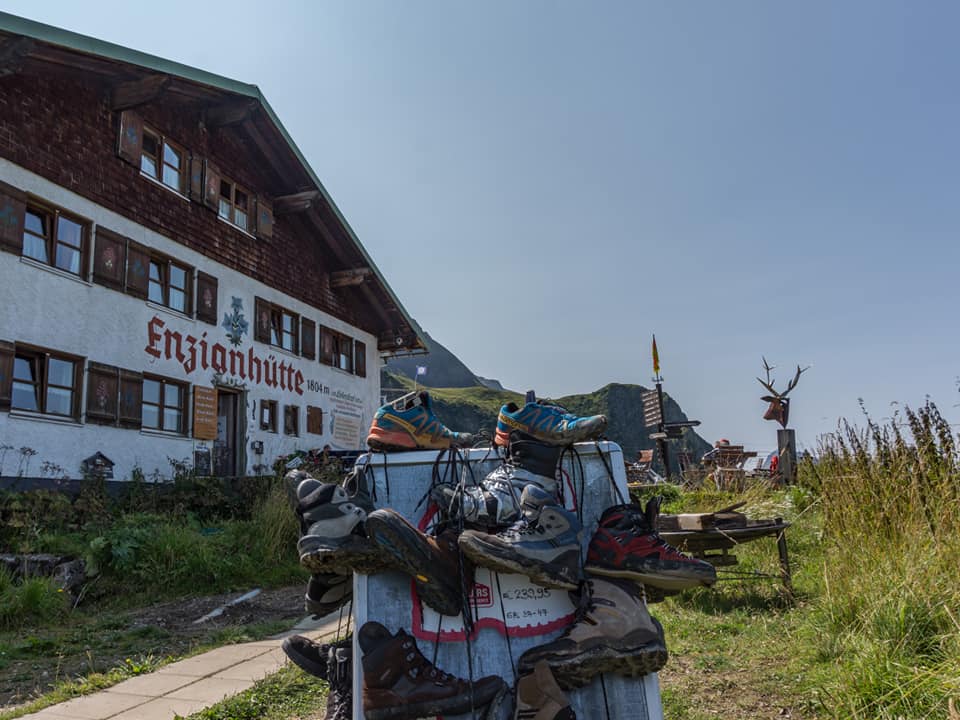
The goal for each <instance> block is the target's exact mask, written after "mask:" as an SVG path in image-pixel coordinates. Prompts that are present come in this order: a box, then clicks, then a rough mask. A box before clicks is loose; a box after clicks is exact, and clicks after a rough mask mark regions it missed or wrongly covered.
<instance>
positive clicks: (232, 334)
mask: <svg viewBox="0 0 960 720" xmlns="http://www.w3.org/2000/svg"><path fill="white" fill-rule="evenodd" d="M230 309H231V312H229V313H224V314H223V322H222V323H220V327H222V328H223V329H224V330H226V331H227V339H228V340H230V342H231V343H233V344H234V345H239V344H240V343H242V342H243V336H244V335H246V334H247V332H248V331H249V330H250V323H248V322H247V319H246V318H245V317H244V316H243V300H242V299H241V298H238V297H235V298H233V299H232V301H231V302H230Z"/></svg>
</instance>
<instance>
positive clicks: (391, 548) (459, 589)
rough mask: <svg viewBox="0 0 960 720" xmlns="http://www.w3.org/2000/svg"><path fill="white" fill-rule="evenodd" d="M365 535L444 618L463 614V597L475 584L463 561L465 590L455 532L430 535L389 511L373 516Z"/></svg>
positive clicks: (394, 511) (384, 510)
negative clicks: (411, 581)
mask: <svg viewBox="0 0 960 720" xmlns="http://www.w3.org/2000/svg"><path fill="white" fill-rule="evenodd" d="M366 531H367V537H369V538H370V540H371V541H372V542H373V544H374V545H375V546H376V547H377V548H378V549H379V550H380V555H381V556H383V557H384V558H385V560H386V562H387V565H388V567H389V568H391V569H394V570H399V571H400V572H402V573H406V574H407V575H409V576H410V577H412V578H413V579H414V581H415V582H416V585H417V595H419V596H420V599H421V600H423V602H425V603H426V604H427V605H429V606H430V607H432V608H433V609H434V610H436V611H437V612H438V613H440V614H441V615H459V614H460V611H461V610H462V609H463V597H464V593H465V592H466V591H467V590H468V589H469V587H470V585H472V584H473V565H472V564H470V563H469V562H467V561H466V559H464V565H463V575H462V579H463V581H464V584H465V585H466V587H464V586H463V584H461V567H460V557H461V555H460V548H459V547H458V546H457V534H456V533H455V532H454V531H452V530H447V531H445V532H442V533H440V535H439V536H437V537H433V536H431V535H427V534H426V533H423V532H420V531H419V530H417V528H415V527H414V526H413V525H411V524H410V523H409V522H407V520H406V519H405V518H404V517H403V516H402V515H401V514H400V513H398V512H397V511H396V510H391V509H389V508H384V509H382V510H375V511H374V512H372V513H370V515H368V516H367V524H366Z"/></svg>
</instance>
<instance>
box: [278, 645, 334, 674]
mask: <svg viewBox="0 0 960 720" xmlns="http://www.w3.org/2000/svg"><path fill="white" fill-rule="evenodd" d="M280 647H281V648H283V652H284V654H285V655H286V656H287V657H288V658H290V662H292V663H293V664H294V665H296V666H297V667H298V668H300V669H301V670H303V671H304V672H305V673H309V674H310V675H313V676H314V677H318V678H320V679H321V680H326V679H327V664H326V663H323V665H320V664H319V663H316V662H314V661H313V660H311V659H310V658H308V657H307V656H306V655H301V654H300V653H298V652H297V651H296V650H295V649H294V648H293V646H292V645H291V644H290V638H286V639H285V640H284V641H283V644H282V645H281V646H280Z"/></svg>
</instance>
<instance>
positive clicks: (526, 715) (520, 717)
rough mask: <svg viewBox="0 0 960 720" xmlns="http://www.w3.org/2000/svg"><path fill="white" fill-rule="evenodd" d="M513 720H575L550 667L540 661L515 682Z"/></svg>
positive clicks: (574, 714)
mask: <svg viewBox="0 0 960 720" xmlns="http://www.w3.org/2000/svg"><path fill="white" fill-rule="evenodd" d="M514 708H515V709H514V713H513V720H577V714H576V713H575V712H574V711H573V708H571V707H570V701H569V700H567V696H566V695H564V694H563V690H561V689H560V686H559V685H557V681H556V680H555V679H554V677H553V673H552V672H550V666H549V665H547V663H546V661H545V660H541V661H540V662H538V663H537V664H536V665H534V666H533V672H532V673H531V674H529V675H524V676H523V677H521V678H520V679H519V680H518V681H517V702H516V704H515V706H514Z"/></svg>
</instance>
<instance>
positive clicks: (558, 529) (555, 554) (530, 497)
mask: <svg viewBox="0 0 960 720" xmlns="http://www.w3.org/2000/svg"><path fill="white" fill-rule="evenodd" d="M520 506H521V510H522V513H523V514H522V515H521V517H520V519H519V520H517V522H516V523H514V524H513V525H511V526H510V527H509V528H507V529H506V530H503V531H501V532H499V533H497V534H496V535H490V534H487V533H483V532H479V531H477V530H466V531H464V533H463V534H462V535H460V549H461V550H463V554H464V555H466V556H467V557H469V558H470V559H471V560H473V562H475V563H476V564H477V565H480V566H481V567H485V568H489V569H491V570H496V571H497V572H506V573H520V574H521V575H526V576H527V577H529V578H530V579H531V580H532V581H533V582H535V583H536V584H537V585H542V586H544V587H552V588H561V589H566V590H575V589H576V588H577V586H578V584H579V583H580V580H581V578H582V577H583V572H582V569H581V564H580V537H581V535H582V534H583V527H582V526H581V525H580V521H579V520H578V519H577V516H576V515H575V514H574V513H572V512H570V511H569V510H567V509H565V508H563V507H561V506H560V505H558V504H557V502H556V500H555V499H554V497H553V496H552V495H550V494H549V493H547V492H545V491H544V490H542V489H541V488H539V487H537V486H536V485H527V487H526V488H524V490H523V494H522V495H521V496H520Z"/></svg>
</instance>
